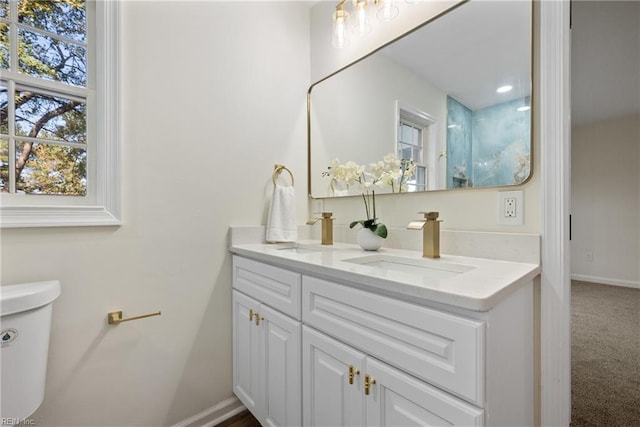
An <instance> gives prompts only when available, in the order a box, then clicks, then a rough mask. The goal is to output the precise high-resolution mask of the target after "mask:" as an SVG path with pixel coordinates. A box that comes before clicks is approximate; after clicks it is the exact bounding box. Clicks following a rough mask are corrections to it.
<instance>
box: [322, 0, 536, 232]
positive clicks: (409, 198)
mask: <svg viewBox="0 0 640 427" xmlns="http://www.w3.org/2000/svg"><path fill="white" fill-rule="evenodd" d="M455 3H458V2H457V1H453V0H452V1H441V2H417V3H415V4H405V3H403V2H400V4H401V5H402V10H401V11H400V15H399V16H398V18H397V19H396V20H394V21H392V22H390V23H388V24H386V25H385V27H384V28H378V31H377V32H375V33H372V34H371V35H369V36H368V37H367V38H365V39H362V40H360V41H358V40H352V43H351V45H350V47H348V48H346V49H335V48H333V46H332V45H331V11H332V10H333V7H334V6H335V5H332V4H330V3H327V2H320V3H319V4H317V5H316V6H314V7H313V8H312V9H311V79H312V81H317V80H319V79H321V78H323V77H325V76H327V75H329V74H331V73H333V72H335V71H337V70H338V69H340V68H341V67H343V66H345V65H347V64H349V63H351V62H353V61H355V60H357V59H359V58H360V57H362V56H363V55H365V54H367V53H369V52H370V51H372V50H374V49H375V48H376V47H378V46H380V45H381V44H384V43H386V42H388V41H390V40H393V39H394V38H395V37H397V36H399V35H401V34H403V33H404V32H406V31H407V30H409V29H412V28H414V27H415V26H416V25H418V24H420V23H421V22H423V21H424V20H426V19H429V18H430V17H432V16H433V15H434V14H437V13H441V12H442V11H444V10H446V9H447V8H449V7H450V6H451V5H453V4H455ZM462 7H464V6H462ZM374 31H375V29H374ZM534 65H535V64H534ZM534 69H535V66H534ZM534 91H535V85H534ZM534 97H535V94H534ZM534 102H535V101H534ZM536 117H537V111H534V119H533V120H532V123H534V125H533V126H534V128H535V124H536V123H537V120H536ZM534 138H537V134H536V132H535V131H534ZM533 144H534V149H533V169H532V170H533V177H532V179H531V180H529V182H527V183H526V184H524V185H522V186H518V187H508V188H503V190H509V189H518V190H523V191H524V205H525V206H524V211H525V212H524V224H523V225H519V226H503V225H498V224H497V218H498V211H497V209H498V191H500V189H499V188H498V189H496V188H488V189H473V190H466V189H460V190H455V191H435V192H427V193H411V194H403V195H381V197H379V198H376V199H377V204H376V205H377V207H378V209H377V211H378V216H379V217H380V219H381V221H383V222H384V223H385V224H386V225H387V226H388V227H389V226H390V227H401V228H404V227H406V225H407V224H408V223H409V222H410V221H411V220H414V219H417V218H420V215H418V214H417V212H419V211H425V210H435V211H439V212H440V218H441V219H442V220H443V221H444V222H443V223H442V228H443V229H450V230H476V231H502V232H512V233H539V232H540V224H541V218H540V197H539V196H540V195H539V188H540V184H539V182H540V177H539V174H540V165H539V162H538V161H537V158H538V157H539V153H540V151H539V142H538V141H537V140H534V142H533ZM341 160H342V161H346V160H348V159H341ZM310 205H311V206H310V210H311V211H312V212H317V211H319V210H327V211H331V212H333V213H334V217H335V218H336V221H335V223H334V224H335V227H346V224H349V222H351V221H352V220H356V219H361V218H362V217H363V215H364V208H363V206H362V200H361V199H360V198H358V197H350V198H340V199H323V200H315V201H311V202H310ZM416 239H421V235H420V233H416Z"/></svg>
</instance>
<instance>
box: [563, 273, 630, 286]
mask: <svg viewBox="0 0 640 427" xmlns="http://www.w3.org/2000/svg"><path fill="white" fill-rule="evenodd" d="M571 280H579V281H581V282H591V283H602V284H603V285H613V286H624V287H625V288H638V289H640V282H639V281H634V280H620V279H609V278H607V277H595V276H584V275H582V274H572V275H571Z"/></svg>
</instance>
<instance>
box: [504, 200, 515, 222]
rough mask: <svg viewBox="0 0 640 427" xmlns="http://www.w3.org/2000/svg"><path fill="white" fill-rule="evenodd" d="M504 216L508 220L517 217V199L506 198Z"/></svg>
mask: <svg viewBox="0 0 640 427" xmlns="http://www.w3.org/2000/svg"><path fill="white" fill-rule="evenodd" d="M504 216H505V217H506V218H515V217H516V198H515V197H505V198H504Z"/></svg>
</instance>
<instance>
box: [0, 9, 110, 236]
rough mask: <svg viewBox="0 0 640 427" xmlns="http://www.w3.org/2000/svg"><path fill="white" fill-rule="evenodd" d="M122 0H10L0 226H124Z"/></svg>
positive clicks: (2, 38)
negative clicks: (120, 168)
mask: <svg viewBox="0 0 640 427" xmlns="http://www.w3.org/2000/svg"><path fill="white" fill-rule="evenodd" d="M117 9H118V2H116V1H93V0H87V1H85V0H59V1H51V0H0V71H1V74H0V193H1V194H0V197H1V202H2V204H1V206H0V223H1V225H2V226H3V227H20V226H22V227H25V226H56V225H57V226H65V225H110V224H119V222H120V221H119V197H118V196H119V191H118V190H119V188H118V186H119V180H118V120H117V118H118V117H117V108H116V101H117V98H116V95H117V83H118V79H117V66H118V61H117V56H116V53H117V51H116V48H117V12H118V11H117Z"/></svg>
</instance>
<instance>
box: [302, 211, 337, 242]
mask: <svg viewBox="0 0 640 427" xmlns="http://www.w3.org/2000/svg"><path fill="white" fill-rule="evenodd" d="M331 215H333V214H332V213H331V212H322V218H311V219H310V220H309V221H307V225H313V224H315V223H316V222H318V221H320V220H322V242H321V243H322V244H323V245H333V218H332V217H331Z"/></svg>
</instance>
